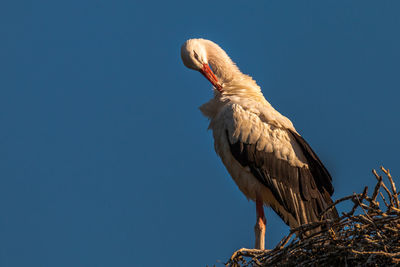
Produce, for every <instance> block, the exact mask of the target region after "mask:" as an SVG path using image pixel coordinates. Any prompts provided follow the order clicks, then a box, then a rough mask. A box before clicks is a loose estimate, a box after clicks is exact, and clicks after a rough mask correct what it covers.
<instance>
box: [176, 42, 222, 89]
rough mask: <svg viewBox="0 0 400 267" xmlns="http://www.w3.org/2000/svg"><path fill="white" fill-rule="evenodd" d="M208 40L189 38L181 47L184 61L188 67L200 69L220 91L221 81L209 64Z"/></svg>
mask: <svg viewBox="0 0 400 267" xmlns="http://www.w3.org/2000/svg"><path fill="white" fill-rule="evenodd" d="M207 41H208V40H204V39H190V40H187V41H186V42H185V43H184V44H183V45H182V47H181V57H182V61H183V64H184V65H185V66H186V67H188V68H189V69H193V70H197V71H199V72H200V73H201V74H203V75H204V77H206V78H207V80H209V81H210V82H211V84H212V85H213V86H214V87H215V88H216V89H217V90H218V91H222V85H221V83H220V82H219V81H218V78H217V76H215V74H214V72H213V71H212V70H211V68H210V66H209V64H208V55H207V47H206V46H207ZM208 42H210V41H208Z"/></svg>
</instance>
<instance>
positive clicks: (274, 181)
mask: <svg viewBox="0 0 400 267" xmlns="http://www.w3.org/2000/svg"><path fill="white" fill-rule="evenodd" d="M181 56H182V60H183V63H184V64H185V65H186V66H187V67H188V68H191V69H194V70H198V71H200V72H201V73H202V74H203V75H204V76H205V77H206V78H207V79H208V80H209V81H210V82H211V83H212V84H213V85H214V89H215V90H214V98H212V99H211V100H210V101H209V102H207V103H205V104H204V105H202V106H201V107H200V110H201V111H202V113H203V114H204V115H205V116H206V117H208V118H209V119H210V125H209V128H210V129H211V130H212V131H213V136H214V141H215V151H216V152H217V154H218V155H219V156H220V157H221V159H222V162H223V163H224V165H225V166H226V168H227V170H228V172H229V173H230V175H231V176H232V178H233V180H234V181H235V183H236V184H237V185H238V187H239V189H240V190H241V191H242V192H243V193H244V194H245V195H246V197H247V198H249V199H251V200H254V201H256V203H257V216H258V222H257V224H256V247H258V248H263V247H264V241H263V239H264V237H263V236H261V237H260V236H259V237H257V234H259V233H257V228H260V229H259V230H260V231H261V232H262V231H264V233H265V225H263V222H264V223H265V218H264V214H263V211H262V205H264V204H265V205H269V206H271V207H272V208H273V209H274V210H275V211H276V212H277V213H278V214H279V215H280V216H281V218H282V219H283V220H284V221H285V222H286V223H287V224H288V225H289V226H290V227H292V228H293V227H297V226H299V225H301V224H304V223H309V222H312V221H317V220H319V216H318V215H319V213H320V212H321V211H322V210H323V209H325V208H326V207H327V206H328V205H329V204H330V203H331V202H332V201H331V199H330V195H331V194H332V193H333V187H332V185H331V177H330V175H329V173H328V171H327V170H326V169H325V167H324V166H323V165H322V163H321V161H320V160H319V159H318V157H317V156H316V155H315V153H314V152H313V151H312V149H311V148H310V147H309V145H308V144H307V143H306V142H305V141H304V139H303V138H302V137H301V136H300V135H299V134H298V133H297V131H296V130H295V128H294V126H293V124H292V122H291V121H290V120H289V119H288V118H286V117H285V116H283V115H281V114H280V113H279V112H278V111H276V110H275V109H274V108H273V107H272V106H271V105H270V104H269V103H268V102H267V100H266V99H265V98H264V96H263V94H262V93H261V89H260V87H259V86H258V85H257V84H256V82H255V81H254V80H253V79H252V78H251V77H250V76H248V75H245V74H243V73H241V72H240V70H239V69H238V68H237V66H236V65H235V64H234V63H233V61H232V60H231V59H230V58H229V57H228V55H227V54H226V53H225V51H223V50H222V49H221V48H220V47H219V46H218V45H217V44H215V43H213V42H211V41H209V40H205V39H191V40H188V41H186V43H185V44H184V45H183V46H182V48H181ZM209 66H211V68H210V67H209ZM260 205H261V208H260ZM336 216H337V212H336V210H333V211H332V212H331V213H328V215H327V217H330V218H335V217H336ZM257 238H258V240H257ZM260 238H261V239H262V240H259V239H260Z"/></svg>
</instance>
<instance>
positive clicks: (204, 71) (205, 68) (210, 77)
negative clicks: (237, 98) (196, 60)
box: [200, 64, 222, 92]
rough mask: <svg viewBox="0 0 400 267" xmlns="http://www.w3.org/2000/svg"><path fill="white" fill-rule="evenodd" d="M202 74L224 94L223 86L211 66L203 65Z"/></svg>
mask: <svg viewBox="0 0 400 267" xmlns="http://www.w3.org/2000/svg"><path fill="white" fill-rule="evenodd" d="M200 72H201V74H203V75H204V77H206V78H207V80H209V81H210V83H211V84H212V85H214V87H215V88H216V89H217V90H218V91H220V92H222V85H221V84H219V82H218V79H217V76H215V74H214V73H213V72H212V70H211V69H210V66H208V65H207V64H203V68H202V69H201V70H200Z"/></svg>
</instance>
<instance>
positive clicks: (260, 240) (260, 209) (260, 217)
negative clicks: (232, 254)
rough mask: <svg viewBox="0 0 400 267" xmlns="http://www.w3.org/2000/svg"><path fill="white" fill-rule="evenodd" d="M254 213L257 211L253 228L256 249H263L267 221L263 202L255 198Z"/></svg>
mask: <svg viewBox="0 0 400 267" xmlns="http://www.w3.org/2000/svg"><path fill="white" fill-rule="evenodd" d="M256 211H257V222H256V225H255V226H254V233H255V235H256V244H255V248H256V249H264V248H265V228H266V227H265V226H266V224H267V220H266V219H265V215H264V206H263V202H262V201H261V200H260V198H258V197H257V198H256Z"/></svg>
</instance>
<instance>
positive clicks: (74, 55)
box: [0, 0, 400, 266]
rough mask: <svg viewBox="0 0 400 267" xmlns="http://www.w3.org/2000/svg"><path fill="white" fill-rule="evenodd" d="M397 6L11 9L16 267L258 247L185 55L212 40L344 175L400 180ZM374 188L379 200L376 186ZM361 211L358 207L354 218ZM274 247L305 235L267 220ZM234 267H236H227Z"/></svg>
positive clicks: (5, 58)
mask: <svg viewBox="0 0 400 267" xmlns="http://www.w3.org/2000/svg"><path fill="white" fill-rule="evenodd" d="M399 12H400V4H399V2H398V1H366V0H362V1H361V0H360V1H277V0H274V1H207V0H204V1H193V2H189V1H187V2H183V1H53V0H48V1H43V0H38V1H7V0H6V1H2V2H1V3H0V34H1V42H0V125H1V131H0V266H205V265H206V264H208V265H213V264H220V263H218V262H224V261H226V260H227V259H228V258H229V256H230V255H231V253H232V252H233V251H234V250H236V249H239V248H241V247H253V245H254V240H253V239H254V233H253V226H254V224H255V207H254V203H251V202H248V201H247V200H246V198H245V197H244V195H242V193H241V192H239V190H238V189H237V187H236V185H235V184H234V182H233V181H232V180H231V178H230V177H229V175H228V173H227V171H226V170H225V168H224V167H223V165H222V163H221V162H220V160H219V158H218V157H217V156H216V154H215V152H214V150H213V141H212V138H211V133H210V132H207V130H206V129H207V126H208V121H207V119H206V118H204V117H203V116H202V115H201V114H200V112H199V110H198V109H197V107H198V106H200V105H201V104H202V103H204V102H206V101H207V100H208V99H209V98H211V96H212V91H211V85H210V84H209V82H208V81H207V80H206V79H204V78H203V77H202V76H201V75H200V74H199V73H197V72H195V71H191V70H188V69H186V68H185V67H184V66H183V64H182V62H181V59H180V46H181V44H182V43H183V42H184V41H185V40H186V39H189V38H194V37H202V38H207V39H210V40H213V41H214V42H216V43H218V44H219V45H220V46H221V47H222V48H224V49H225V50H226V51H227V53H228V54H229V55H230V56H231V58H232V59H233V60H234V61H235V62H236V63H237V65H238V66H239V67H240V69H241V70H242V71H243V72H244V73H247V74H250V75H251V76H253V77H254V78H255V79H256V81H257V82H258V84H259V85H260V86H261V88H262V90H263V92H264V94H265V96H266V98H267V99H268V100H269V101H270V102H271V103H272V105H273V106H274V107H275V108H276V109H278V110H279V111H280V112H281V113H283V114H284V115H286V116H288V117H289V118H290V119H291V120H292V121H293V123H294V125H295V126H296V128H297V130H298V131H299V132H300V133H301V134H302V135H303V137H305V139H306V140H308V142H309V143H310V144H311V145H312V147H313V148H314V150H315V151H316V152H317V154H318V155H319V156H320V158H321V159H322V161H323V162H324V163H325V165H326V166H327V168H328V169H329V170H330V172H331V174H332V176H333V178H334V186H335V188H336V192H335V195H334V199H336V198H339V197H342V196H345V195H348V194H351V193H352V192H360V191H361V190H362V188H363V187H364V186H365V185H369V186H373V185H374V184H375V178H374V177H373V176H372V174H371V169H372V168H378V167H379V166H380V165H381V164H384V165H385V166H386V167H387V168H389V169H391V171H392V173H393V175H394V177H399V175H400V167H399V165H398V153H397V151H398V150H399V148H400V141H399V137H398V136H399V132H400V126H399V114H400V107H399V105H398V103H399V97H400V94H399V88H400V75H399V70H400V49H399V47H400V37H399V36H400V35H399V28H400V16H399ZM371 190H372V188H371ZM346 208H348V207H347V206H346V205H344V206H342V207H341V209H342V210H341V211H344V210H345V209H346ZM267 220H268V225H267V247H269V248H271V247H274V246H275V245H276V243H277V242H278V241H279V240H280V239H281V238H282V237H283V236H284V235H286V234H287V233H288V227H287V226H285V225H284V223H283V222H282V221H281V220H280V219H279V218H278V217H277V216H276V215H275V214H274V213H273V212H271V211H270V210H269V209H267ZM221 266H222V265H221Z"/></svg>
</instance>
